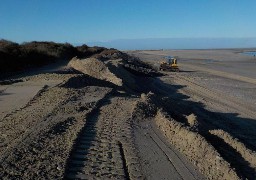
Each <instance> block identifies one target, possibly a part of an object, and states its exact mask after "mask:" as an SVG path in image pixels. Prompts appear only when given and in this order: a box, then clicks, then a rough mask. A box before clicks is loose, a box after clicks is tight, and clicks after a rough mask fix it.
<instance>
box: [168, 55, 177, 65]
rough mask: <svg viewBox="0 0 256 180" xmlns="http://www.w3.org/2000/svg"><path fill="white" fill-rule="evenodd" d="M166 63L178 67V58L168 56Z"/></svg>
mask: <svg viewBox="0 0 256 180" xmlns="http://www.w3.org/2000/svg"><path fill="white" fill-rule="evenodd" d="M165 59H166V63H167V64H169V65H177V58H176V57H173V56H166V57H165Z"/></svg>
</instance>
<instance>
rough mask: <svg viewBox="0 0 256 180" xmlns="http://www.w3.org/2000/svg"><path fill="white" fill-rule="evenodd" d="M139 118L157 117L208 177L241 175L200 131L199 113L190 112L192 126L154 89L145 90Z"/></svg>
mask: <svg viewBox="0 0 256 180" xmlns="http://www.w3.org/2000/svg"><path fill="white" fill-rule="evenodd" d="M133 119H134V120H135V121H140V122H142V121H146V120H153V121H152V122H153V123H155V124H156V125H157V127H158V128H159V129H160V130H161V131H162V132H163V135H164V136H165V137H166V138H167V139H168V141H169V142H170V143H171V144H172V145H174V146H175V147H176V148H177V149H178V150H179V151H180V152H182V153H183V154H185V155H186V157H187V158H188V159H189V160H190V161H191V162H193V163H194V164H195V165H196V166H197V167H198V168H199V170H200V171H201V172H202V173H203V174H204V175H205V176H206V177H207V178H208V179H239V176H238V175H237V173H236V172H235V171H234V169H232V168H231V166H230V164H229V163H228V162H227V161H226V160H224V159H223V157H222V156H221V154H219V153H218V151H217V150H216V149H215V148H214V147H213V146H212V145H211V144H210V143H209V142H208V141H207V140H206V139H205V137H203V136H202V135H201V134H199V133H198V132H195V131H193V129H192V127H196V126H197V124H198V122H197V117H196V116H195V115H194V114H190V115H189V116H187V120H188V124H189V126H185V124H183V123H181V122H178V121H176V120H175V119H173V118H171V117H170V116H169V115H168V114H167V113H165V112H164V111H163V110H162V109H161V102H159V100H157V97H155V95H154V94H153V93H148V94H142V95H141V98H140V100H138V102H137V103H136V104H135V108H134V112H133Z"/></svg>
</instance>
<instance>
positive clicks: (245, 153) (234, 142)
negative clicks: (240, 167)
mask: <svg viewBox="0 0 256 180" xmlns="http://www.w3.org/2000/svg"><path fill="white" fill-rule="evenodd" d="M209 132H210V133H211V134H212V135H215V136H218V137H219V138H221V139H223V140H224V141H225V142H226V143H227V144H229V145H230V146H232V147H233V148H234V149H236V151H237V152H238V153H239V154H241V156H242V157H243V158H244V159H245V160H246V161H247V162H248V163H249V164H250V166H251V167H252V168H254V169H256V153H255V152H253V151H251V150H250V149H248V148H246V146H245V145H244V144H243V143H241V142H240V141H239V140H238V139H236V138H234V137H232V136H231V135H230V134H229V133H227V132H225V131H223V130H220V129H218V130H210V131H209Z"/></svg>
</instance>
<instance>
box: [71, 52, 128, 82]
mask: <svg viewBox="0 0 256 180" xmlns="http://www.w3.org/2000/svg"><path fill="white" fill-rule="evenodd" d="M68 66H70V67H72V68H74V69H76V70H78V71H80V72H82V73H84V74H87V75H89V76H92V77H94V78H97V79H101V80H104V81H108V82H111V83H113V84H115V85H117V86H122V85H123V82H122V79H120V78H118V77H117V76H116V75H115V74H113V73H112V72H111V71H110V70H109V68H108V67H107V66H106V64H105V63H104V62H102V61H100V60H99V59H96V58H87V59H78V58H76V57H74V58H73V59H71V61H70V62H69V63H68Z"/></svg>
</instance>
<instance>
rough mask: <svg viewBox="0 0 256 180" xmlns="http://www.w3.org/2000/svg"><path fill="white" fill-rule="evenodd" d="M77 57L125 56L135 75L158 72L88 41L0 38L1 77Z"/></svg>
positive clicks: (155, 74)
mask: <svg viewBox="0 0 256 180" xmlns="http://www.w3.org/2000/svg"><path fill="white" fill-rule="evenodd" d="M75 56H76V57H78V58H80V59H82V58H88V57H93V58H97V59H99V60H101V61H105V60H109V59H112V60H113V59H122V60H123V61H124V68H125V69H127V70H128V71H131V72H132V73H133V74H136V75H139V76H140V75H143V76H145V75H147V76H158V75H159V73H158V72H157V71H155V70H154V69H153V67H152V66H151V65H149V64H146V63H144V62H142V61H140V60H139V59H138V58H136V57H132V56H129V55H128V54H126V53H123V52H121V51H118V50H116V49H112V48H111V49H107V48H104V47H97V46H94V47H89V46H87V45H85V44H84V45H81V46H76V47H74V46H72V45H71V44H69V43H55V42H37V41H32V42H27V43H23V44H18V43H15V42H11V41H7V40H0V78H5V77H8V76H11V75H13V74H17V73H19V72H23V71H24V70H28V69H29V68H34V67H41V66H43V65H47V64H50V63H54V62H56V61H65V60H70V59H71V58H73V57H75Z"/></svg>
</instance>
